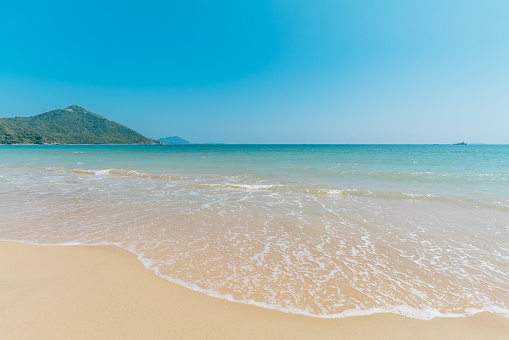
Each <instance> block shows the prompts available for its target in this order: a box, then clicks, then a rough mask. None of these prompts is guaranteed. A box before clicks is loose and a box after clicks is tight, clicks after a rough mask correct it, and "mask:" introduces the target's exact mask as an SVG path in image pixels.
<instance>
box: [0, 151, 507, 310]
mask: <svg viewBox="0 0 509 340" xmlns="http://www.w3.org/2000/svg"><path fill="white" fill-rule="evenodd" d="M0 239H4V240H16V241H22V242H29V243H38V244H115V245H118V246H120V247H122V248H125V249H128V250H129V251H131V252H133V253H135V254H137V255H138V258H139V259H140V260H141V261H142V262H143V264H144V265H145V266H146V267H147V268H149V269H151V270H153V271H154V272H155V273H156V274H157V275H159V276H161V277H164V278H166V279H168V280H169V281H172V282H175V283H178V284H181V285H184V286H186V287H189V288H191V289H194V290H198V291H201V292H204V293H206V294H209V295H213V296H217V297H221V298H225V299H230V300H234V301H239V302H244V303H250V304H255V305H259V306H264V307H267V308H273V309H279V310H283V311H287V312H292V313H300V314H308V315H314V316H319V317H345V316H349V315H359V314H371V313H377V312H391V313H398V314H404V315H408V316H411V317H415V318H421V319H426V318H431V317H434V316H440V315H442V316H462V315H469V314H473V313H476V312H479V311H491V312H495V313H497V314H500V315H503V316H505V317H509V146H502V145H467V146H459V145H458V146H456V145H454V146H453V145H189V146H151V145H146V146H0Z"/></svg>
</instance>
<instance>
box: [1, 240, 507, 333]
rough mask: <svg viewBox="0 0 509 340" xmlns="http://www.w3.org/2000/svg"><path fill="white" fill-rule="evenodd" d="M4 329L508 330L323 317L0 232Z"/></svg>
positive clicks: (123, 257) (485, 320) (490, 318)
mask: <svg viewBox="0 0 509 340" xmlns="http://www.w3.org/2000/svg"><path fill="white" fill-rule="evenodd" d="M0 329H1V330H2V338H6V339H33V338H38V339H41V338H42V339H45V338H50V339H69V338H87V339H99V338H102V339H126V338H128V339H138V338H139V339H158V338H161V339H338V338H341V339H509V319H507V318H503V317H501V316H498V315H495V314H491V313H480V314H476V315H474V316H470V317H464V318H435V319H433V320H426V321H424V320H416V319H411V318H407V317H404V316H399V315H392V314H376V315H370V316H356V317H348V318H344V319H319V318H313V317H307V316H301V315H292V314H286V313H281V312H278V311H273V310H267V309H263V308H259V307H255V306H250V305H246V304H241V303H234V302H230V301H226V300H221V299H216V298H213V297H209V296H206V295H204V294H201V293H198V292H194V291H191V290H189V289H186V288H184V287H181V286H178V285H175V284H172V283H170V282H168V281H166V280H164V279H161V278H159V277H157V276H156V275H155V274H154V273H153V272H151V271H149V270H147V269H145V268H144V267H143V265H142V264H141V263H140V262H139V261H138V260H137V259H136V256H135V255H133V254H131V253H129V252H127V251H125V250H122V249H119V248H117V247H114V246H37V245H26V244H20V243H15V242H0Z"/></svg>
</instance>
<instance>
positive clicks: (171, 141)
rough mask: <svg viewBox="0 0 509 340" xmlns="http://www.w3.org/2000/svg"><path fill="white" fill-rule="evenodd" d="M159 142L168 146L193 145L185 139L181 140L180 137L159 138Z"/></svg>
mask: <svg viewBox="0 0 509 340" xmlns="http://www.w3.org/2000/svg"><path fill="white" fill-rule="evenodd" d="M158 141H159V142H161V143H163V144H167V145H184V144H191V143H190V142H188V141H187V140H185V139H182V138H180V137H179V136H173V137H165V138H159V139H158Z"/></svg>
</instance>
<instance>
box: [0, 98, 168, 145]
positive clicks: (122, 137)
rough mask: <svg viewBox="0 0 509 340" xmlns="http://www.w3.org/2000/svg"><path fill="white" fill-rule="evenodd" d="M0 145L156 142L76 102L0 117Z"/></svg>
mask: <svg viewBox="0 0 509 340" xmlns="http://www.w3.org/2000/svg"><path fill="white" fill-rule="evenodd" d="M0 144H159V142H157V141H154V140H151V139H149V138H147V137H145V136H143V135H141V134H139V133H138V132H136V131H134V130H131V129H129V128H128V127H125V126H123V125H121V124H119V123H117V122H113V121H111V120H108V119H106V118H104V117H102V116H100V115H98V114H95V113H92V112H90V111H87V110H85V109H84V108H82V107H81V106H79V105H70V106H68V107H66V108H65V109H58V110H52V111H49V112H46V113H41V114H39V115H36V116H32V117H13V118H0Z"/></svg>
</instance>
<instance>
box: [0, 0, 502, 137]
mask: <svg viewBox="0 0 509 340" xmlns="http://www.w3.org/2000/svg"><path fill="white" fill-rule="evenodd" d="M69 104H79V105H81V106H83V107H85V108H86V109H88V110H90V111H92V112H95V113H98V114H101V115H103V116H105V117H106V118H108V119H111V120H115V121H118V122H120V123H122V124H124V125H126V126H128V127H130V128H133V129H135V130H137V131H138V132H140V133H142V134H144V135H146V136H147V137H151V138H161V137H166V136H174V135H178V136H180V137H182V138H185V139H187V140H190V141H191V142H224V143H452V142H458V141H463V140H464V141H466V142H483V143H509V1H507V0H499V1H495V0H482V1H481V0H477V1H471V0H454V1H453V0H451V1H449V0H425V1H424V0H423V1H421V0H371V1H368V0H364V1H363V0H351V1H350V0H349V1H342V0H253V1H251V0H243V1H239V0H216V1H214V0H207V1H205V0H194V1H173V0H167V1H152V0H146V1H106V0H101V1H97V0H86V1H85V0H73V1H68V0H66V1H54V0H46V1H31V0H27V1H13V0H0V117H9V116H28V115H34V114H38V113H42V112H46V111H49V110H52V109H55V108H64V107H66V106H68V105H69Z"/></svg>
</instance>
